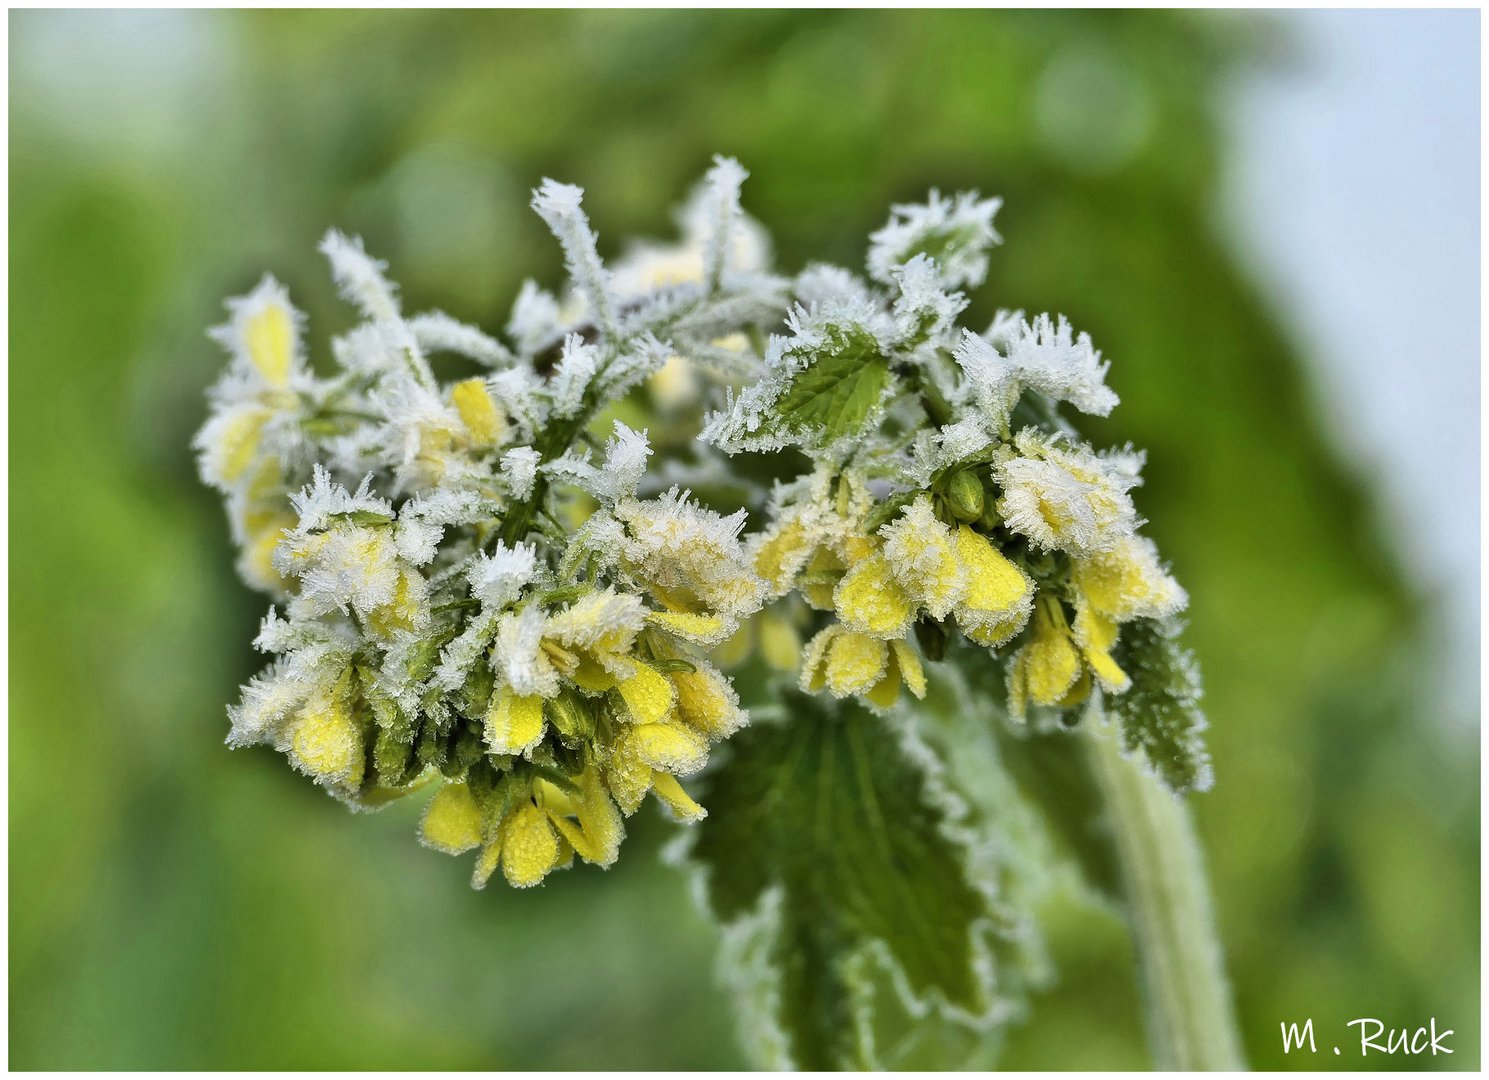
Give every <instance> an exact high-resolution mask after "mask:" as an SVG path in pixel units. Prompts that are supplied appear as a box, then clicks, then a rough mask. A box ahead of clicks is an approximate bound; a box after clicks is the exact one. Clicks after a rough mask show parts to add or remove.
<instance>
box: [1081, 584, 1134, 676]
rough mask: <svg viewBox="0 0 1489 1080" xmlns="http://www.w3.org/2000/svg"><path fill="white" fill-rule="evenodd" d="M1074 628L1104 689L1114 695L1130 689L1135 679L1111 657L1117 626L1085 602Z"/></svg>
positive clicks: (1086, 656)
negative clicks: (1129, 686) (1131, 678)
mask: <svg viewBox="0 0 1489 1080" xmlns="http://www.w3.org/2000/svg"><path fill="white" fill-rule="evenodd" d="M1073 629H1074V631H1075V640H1076V644H1078V645H1079V646H1080V649H1081V653H1082V655H1084V656H1085V658H1086V663H1087V664H1088V665H1090V667H1091V671H1092V672H1093V673H1095V675H1096V678H1098V679H1099V680H1101V685H1102V687H1103V688H1104V689H1106V690H1110V691H1111V692H1113V693H1121V692H1122V691H1123V690H1126V689H1127V687H1128V685H1129V684H1130V683H1131V681H1132V680H1130V679H1129V678H1128V677H1127V672H1125V671H1123V670H1122V669H1121V668H1120V667H1118V666H1117V662H1116V661H1115V660H1113V659H1112V657H1111V648H1112V646H1113V645H1115V644H1116V643H1117V633H1118V631H1117V624H1116V623H1114V622H1112V621H1111V620H1110V619H1108V618H1107V617H1106V616H1104V615H1100V614H1098V613H1097V612H1096V610H1095V609H1094V608H1092V607H1091V605H1090V604H1087V603H1081V604H1078V605H1077V607H1076V612H1075V626H1074V628H1073Z"/></svg>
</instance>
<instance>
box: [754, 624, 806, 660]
mask: <svg viewBox="0 0 1489 1080" xmlns="http://www.w3.org/2000/svg"><path fill="white" fill-rule="evenodd" d="M759 636H760V657H761V659H763V660H764V661H765V662H766V664H768V665H769V666H770V667H772V668H774V669H775V670H777V671H795V670H796V665H797V663H798V662H799V661H800V660H801V632H800V631H798V630H797V629H796V624H795V623H793V622H792V621H791V620H790V619H787V618H785V617H784V616H781V615H778V614H776V613H775V612H774V611H763V612H761V613H760V616H759Z"/></svg>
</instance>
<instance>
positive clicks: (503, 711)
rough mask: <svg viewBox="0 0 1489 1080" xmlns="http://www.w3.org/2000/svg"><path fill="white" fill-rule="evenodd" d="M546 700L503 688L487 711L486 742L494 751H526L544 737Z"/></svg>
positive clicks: (516, 752)
mask: <svg viewBox="0 0 1489 1080" xmlns="http://www.w3.org/2000/svg"><path fill="white" fill-rule="evenodd" d="M545 726H546V725H545V724H544V723H543V699H542V698H541V697H539V696H538V695H537V694H514V693H512V691H510V690H508V689H507V688H505V687H502V688H500V689H498V690H497V691H496V693H495V694H493V695H492V697H491V707H490V709H488V710H487V712H486V745H487V747H488V748H490V750H491V751H492V753H495V754H525V753H527V752H528V751H529V750H531V749H532V748H533V747H534V746H536V745H538V742H539V740H541V739H542V738H543V730H544V728H545Z"/></svg>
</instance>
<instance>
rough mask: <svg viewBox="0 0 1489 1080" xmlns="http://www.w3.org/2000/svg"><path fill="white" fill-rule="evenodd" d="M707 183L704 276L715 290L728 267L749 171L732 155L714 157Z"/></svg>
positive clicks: (705, 179)
mask: <svg viewBox="0 0 1489 1080" xmlns="http://www.w3.org/2000/svg"><path fill="white" fill-rule="evenodd" d="M713 160H714V166H713V168H712V169H709V170H708V175H707V176H706V177H705V178H704V183H705V184H707V186H708V207H709V212H710V213H709V218H710V220H709V230H708V233H707V235H706V236H705V238H704V242H703V275H704V283H705V284H706V285H707V287H708V290H709V292H716V291H717V290H718V288H719V283H720V282H721V281H722V280H723V277H724V271H725V269H726V268H727V266H728V261H729V249H730V247H731V246H732V244H733V238H734V227H735V223H736V222H737V221H738V220H739V214H740V208H739V189H740V186H741V185H742V184H743V183H744V182H745V178H746V177H748V176H749V175H750V174H749V173H748V172H746V171H745V170H744V168H743V167H742V166H741V165H740V164H739V162H737V161H735V160H734V159H733V158H726V157H715V158H714V159H713Z"/></svg>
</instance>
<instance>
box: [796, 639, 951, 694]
mask: <svg viewBox="0 0 1489 1080" xmlns="http://www.w3.org/2000/svg"><path fill="white" fill-rule="evenodd" d="M901 683H903V684H904V685H905V686H907V687H909V689H910V692H911V693H912V694H914V695H915V696H916V697H922V698H923V697H925V690H926V682H925V669H924V668H923V667H922V666H921V663H920V657H919V656H917V655H916V653H915V650H914V649H912V648H911V647H910V646H909V644H908V643H906V642H904V641H899V640H896V641H889V642H885V641H882V640H880V639H879V638H876V637H871V636H869V635H868V634H861V633H858V632H856V631H853V630H849V629H847V628H845V627H844V626H842V625H841V624H837V623H834V624H832V625H831V626H828V627H825V628H824V629H823V630H821V631H820V632H819V633H818V634H817V635H816V636H815V637H813V638H812V640H811V641H809V642H807V647H806V652H805V655H804V656H803V657H802V665H801V688H802V689H803V690H805V691H807V692H808V693H815V692H817V691H819V690H822V689H823V688H826V689H827V691H828V692H829V693H831V694H832V695H833V696H834V697H837V698H845V697H850V696H853V695H859V696H862V697H864V698H866V699H867V700H868V701H870V702H872V703H873V704H875V705H879V706H881V707H884V708H888V707H889V706H890V705H893V704H894V703H895V702H896V701H897V700H899V694H900V685H901Z"/></svg>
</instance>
